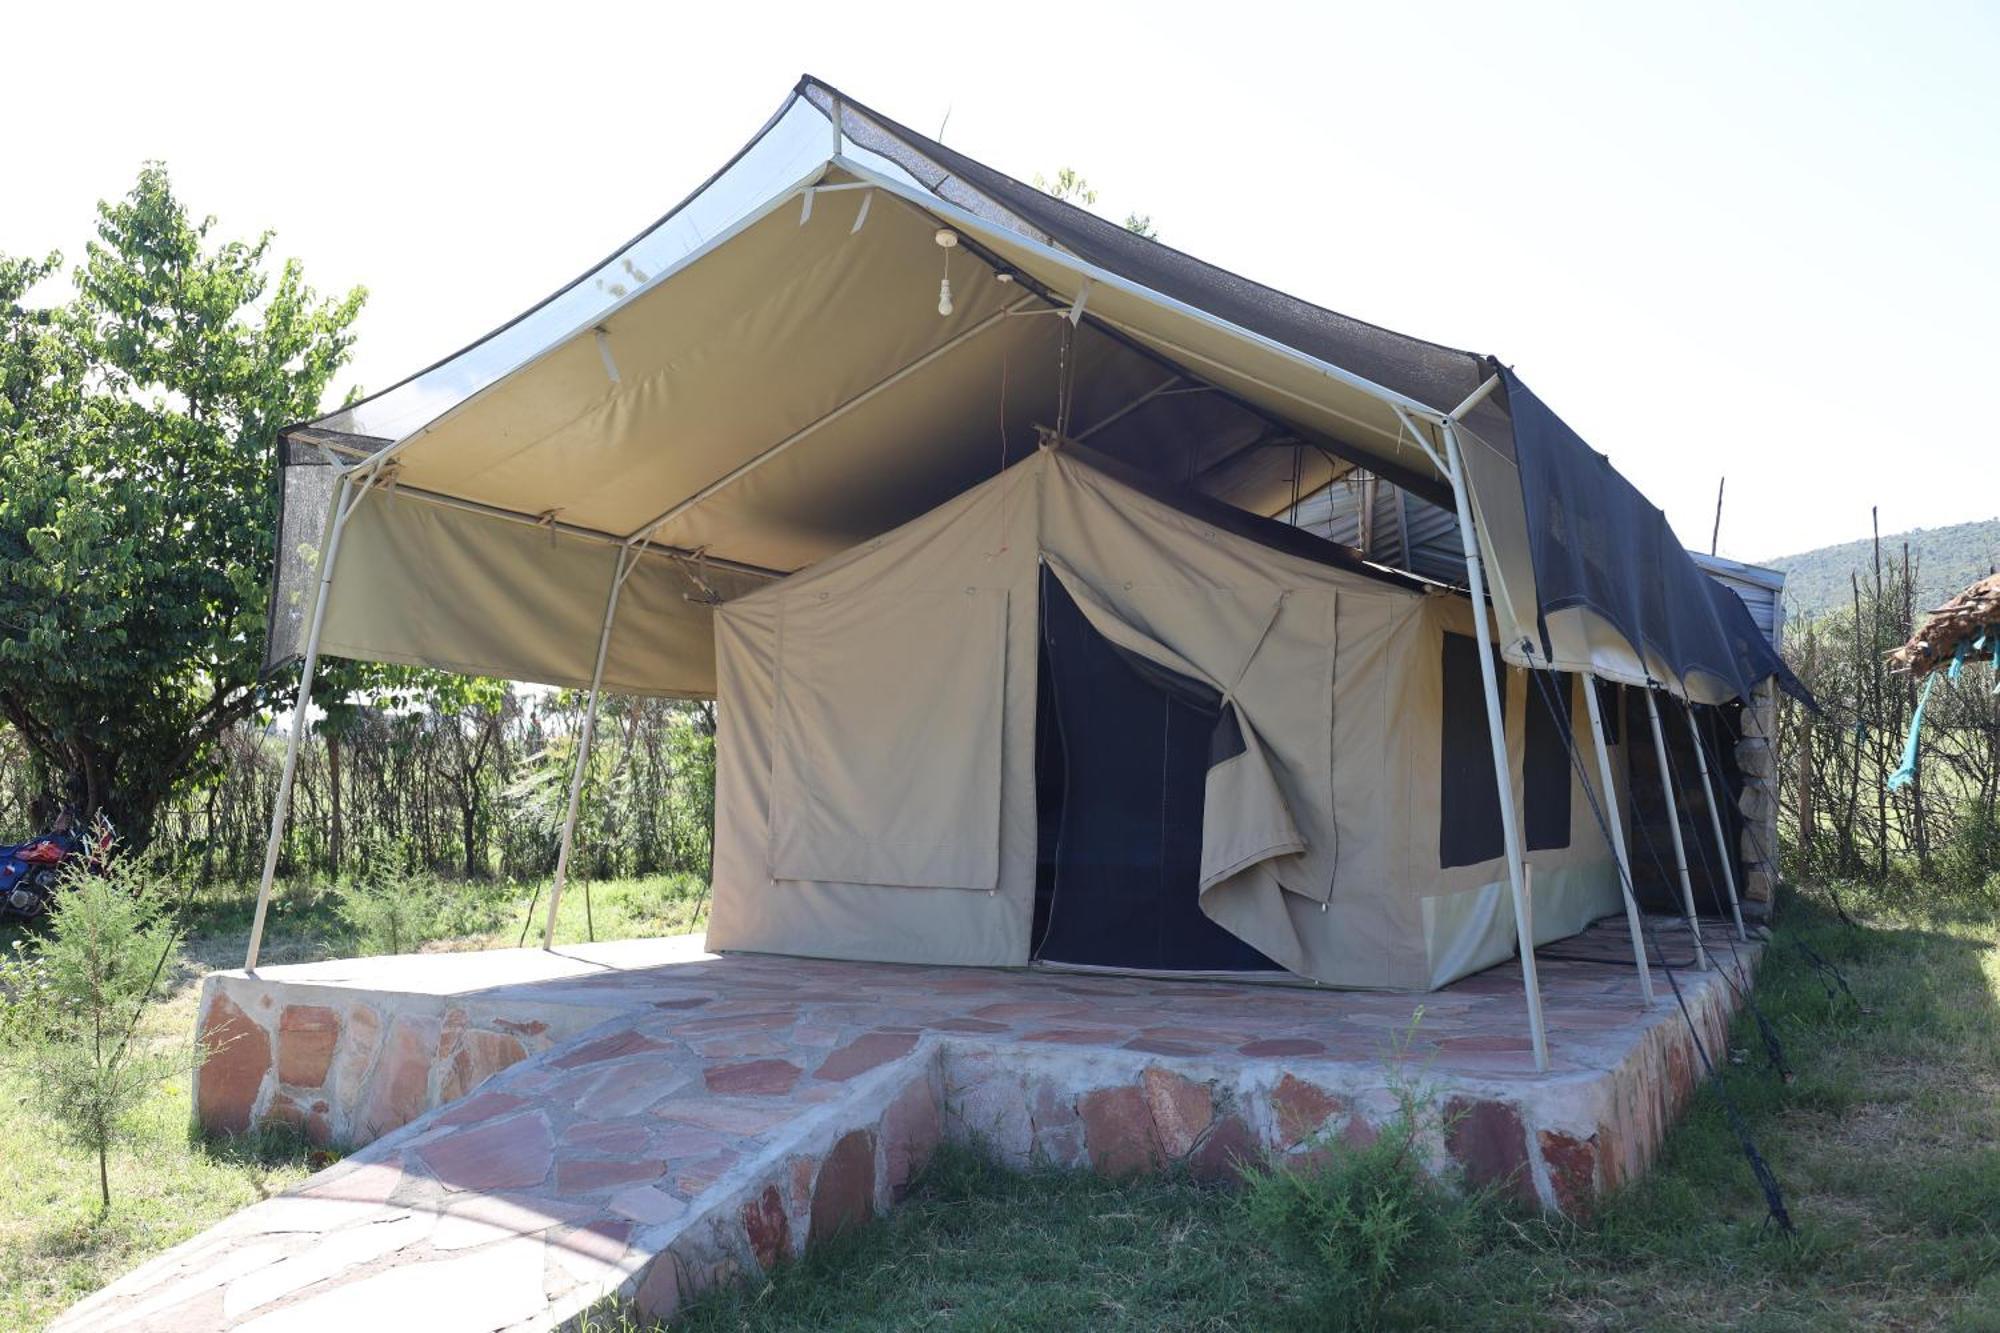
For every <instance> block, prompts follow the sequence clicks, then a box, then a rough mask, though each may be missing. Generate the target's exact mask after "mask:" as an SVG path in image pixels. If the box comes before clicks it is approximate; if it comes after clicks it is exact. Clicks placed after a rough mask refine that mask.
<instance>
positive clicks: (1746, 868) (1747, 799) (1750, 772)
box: [1736, 680, 1778, 904]
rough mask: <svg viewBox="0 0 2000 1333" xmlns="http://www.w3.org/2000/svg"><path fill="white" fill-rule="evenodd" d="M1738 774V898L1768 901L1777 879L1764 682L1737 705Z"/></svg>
mask: <svg viewBox="0 0 2000 1333" xmlns="http://www.w3.org/2000/svg"><path fill="white" fill-rule="evenodd" d="M1736 765H1737V767H1738V768H1739V769H1740V770H1741V771H1742V774H1743V794H1742V796H1741V797H1739V798H1738V802H1737V808H1738V809H1740V810H1741V811H1742V813H1743V833H1742V838H1743V897H1744V899H1745V901H1747V902H1753V903H1764V904H1769V903H1770V901H1771V895H1772V892H1773V890H1774V889H1775V888H1776V887H1777V883H1778V867H1777V865H1776V864H1775V863H1774V861H1773V858H1775V857H1776V856H1777V854H1778V687H1777V685H1776V684H1775V683H1774V682H1772V681H1768V680H1767V681H1765V682H1764V683H1763V684H1762V685H1759V686H1758V687H1757V692H1756V693H1755V694H1754V695H1753V696H1752V697H1751V700H1750V705H1749V707H1747V708H1745V709H1744V710H1743V738H1742V739H1741V740H1739V741H1737V743H1736Z"/></svg>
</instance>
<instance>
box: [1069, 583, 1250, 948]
mask: <svg viewBox="0 0 2000 1333" xmlns="http://www.w3.org/2000/svg"><path fill="white" fill-rule="evenodd" d="M1042 612H1043V624H1042V642H1041V652H1040V658H1039V671H1040V675H1041V700H1042V708H1043V710H1044V711H1043V713H1042V715H1041V717H1040V718H1039V719H1038V728H1037V730H1038V736H1037V741H1036V746H1037V754H1036V764H1035V768H1036V773H1037V775H1038V776H1037V780H1038V783H1039V784H1040V789H1039V791H1038V793H1037V798H1038V805H1039V811H1040V816H1041V819H1042V821H1043V839H1042V850H1041V864H1040V866H1039V867H1038V872H1039V873H1038V874H1037V892H1036V898H1037V901H1036V905H1035V926H1034V930H1035V933H1034V937H1033V938H1034V940H1035V942H1036V948H1035V956H1036V957H1037V958H1040V959H1043V960H1046V961H1049V962H1061V963H1073V964H1084V965H1090V966H1097V967H1127V968H1137V969H1143V970H1147V971H1165V972H1245V971H1273V970H1277V967H1278V965H1277V964H1276V963H1273V962H1272V961H1271V960H1270V959H1268V958H1266V957H1265V956H1264V955H1263V954H1261V953H1259V952H1258V951H1257V950H1256V949H1254V948H1252V947H1251V946H1250V945H1248V944H1245V943H1244V942H1243V941H1242V940H1239V939H1237V938H1236V937H1235V936H1234V935H1231V934H1230V933H1229V932H1227V931H1225V930H1224V929H1223V928H1222V927H1220V926H1218V925H1216V924H1215V923H1214V922H1213V921H1210V920H1209V919H1208V917H1207V916H1206V915H1204V914H1203V913H1202V910H1201V891H1200V879H1201V839H1202V811H1203V800H1204V793H1205V790H1206V780H1207V774H1208V769H1209V767H1210V765H1211V764H1212V763H1214V762H1215V753H1214V749H1215V747H1216V746H1217V745H1220V746H1222V747H1223V748H1224V749H1225V750H1226V748H1227V745H1228V740H1229V737H1228V736H1227V735H1225V736H1222V737H1220V738H1218V736H1217V734H1216V732H1217V727H1216V721H1217V717H1218V713H1217V710H1218V708H1219V707H1220V704H1221V698H1220V696H1219V695H1217V694H1216V692H1215V691H1214V690H1212V689H1209V688H1208V687H1207V686H1206V685H1204V684H1203V683H1202V682H1200V681H1195V680H1188V679H1186V678H1185V677H1181V676H1177V675H1175V674H1174V673H1172V672H1170V671H1167V670H1165V669H1164V668H1162V667H1160V666H1158V665H1157V664H1155V663H1151V662H1148V663H1146V664H1145V666H1146V670H1145V671H1144V672H1143V673H1142V672H1141V671H1139V670H1136V669H1135V663H1136V661H1137V659H1135V658H1134V657H1132V656H1130V655H1127V654H1125V653H1123V652H1121V651H1119V649H1117V648H1116V647H1114V646H1113V645H1112V644H1111V643H1110V641H1109V640H1107V639H1105V638H1104V637H1103V636H1102V635H1100V634H1098V632H1097V631H1096V630H1095V629H1093V628H1091V626H1090V623H1089V621H1087V620H1086V619H1085V618H1084V616H1083V613H1082V612H1081V611H1079V610H1078V609H1077V606H1076V603H1075V602H1074V601H1072V600H1071V599H1070V596H1069V594H1068V593H1067V592H1066V591H1064V590H1063V587H1062V585H1061V584H1060V583H1058V582H1056V580H1054V579H1053V578H1050V577H1049V576H1048V574H1047V572H1046V571H1044V573H1043V578H1042ZM1224 715H1226V716H1233V714H1229V713H1227V711H1226V710H1225V713H1224ZM1237 744H1238V745H1240V744H1241V741H1240V739H1239V740H1238V741H1237ZM1051 826H1052V827H1051Z"/></svg>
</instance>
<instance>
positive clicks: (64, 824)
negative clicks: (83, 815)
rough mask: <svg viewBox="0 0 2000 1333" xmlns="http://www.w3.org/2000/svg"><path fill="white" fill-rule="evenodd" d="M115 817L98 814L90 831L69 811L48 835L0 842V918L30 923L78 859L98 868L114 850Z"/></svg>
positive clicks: (52, 899) (91, 867)
mask: <svg viewBox="0 0 2000 1333" xmlns="http://www.w3.org/2000/svg"><path fill="white" fill-rule="evenodd" d="M112 840H113V834H112V829H111V821H110V820H108V819H106V818H105V817H104V816H103V815H102V814H99V815H98V816H97V818H96V819H95V820H93V821H92V823H91V827H90V829H89V830H88V832H87V834H85V833H79V832H78V831H77V828H76V818H75V815H74V814H73V813H72V812H71V811H68V810H65V811H64V812H63V813H62V814H61V815H60V816H59V817H58V818H57V819H56V822H55V826H54V827H53V828H51V829H50V830H49V831H48V832H47V833H44V834H42V835H41V836H40V837H37V838H30V839H29V840H28V841H26V842H17V843H14V844H12V845H11V846H0V921H32V920H34V919H35V918H36V917H38V916H41V915H42V914H43V913H45V912H47V911H48V910H49V906H50V904H52V903H53V902H54V901H55V896H56V894H57V892H58V891H60V889H61V888H62V882H63V877H64V875H65V874H66V873H67V872H68V871H69V870H70V869H71V868H72V867H73V866H75V865H76V864H78V863H79V862H80V863H81V864H82V865H83V866H84V867H85V868H87V869H90V870H96V869H97V868H99V867H101V866H102V865H103V864H104V861H105V858H106V857H108V856H109V855H110V853H111V843H112Z"/></svg>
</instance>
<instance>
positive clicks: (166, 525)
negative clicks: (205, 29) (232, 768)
mask: <svg viewBox="0 0 2000 1333" xmlns="http://www.w3.org/2000/svg"><path fill="white" fill-rule="evenodd" d="M97 212H98V221H97V238H96V239H95V240H94V241H92V242H91V243H90V244H89V246H88V247H87V251H86V255H85V258H84V261H83V262H82V263H81V264H79V265H78V266H77V267H76V268H75V270H74V272H73V273H72V275H71V277H72V281H73V291H72V292H71V293H70V295H69V296H68V299H67V300H65V301H62V302H59V303H57V304H52V305H42V306H33V305H30V304H29V299H28V298H29V293H30V291H31V289H33V288H35V287H36V286H37V285H38V284H40V283H41V282H42V281H43V280H44V279H46V278H50V277H52V276H53V275H54V274H55V273H57V272H58V271H59V270H60V268H61V259H60V257H59V256H56V255H50V256H49V257H47V258H46V259H42V260H24V259H12V258H8V257H6V256H0V719H3V720H5V721H6V722H7V723H9V724H10V725H12V726H13V728H14V729H15V730H16V731H17V732H18V733H19V734H20V736H21V738H22V740H23V742H24V743H25V745H26V746H27V749H28V751H29V754H30V756H31V759H32V762H33V764H34V766H35V769H36V777H37V780H38V783H39V784H40V786H41V789H42V796H43V799H44V801H45V802H46V801H48V800H50V799H53V798H62V799H68V800H71V801H74V802H76V803H77V804H79V805H80V806H82V807H84V808H85V809H99V808H101V809H103V810H105V811H106V812H108V813H109V814H110V815H111V816H112V818H113V819H114V820H116V821H117V822H118V824H119V826H120V828H121V829H122V830H123V831H124V833H125V834H126V836H127V837H128V838H130V839H131V840H133V841H134V842H135V843H137V844H139V845H143V844H144V843H145V841H146V840H147V838H148V835H149V833H150V828H151V823H152V819H153V816H154V813H155V811H156V810H157V809H158V808H159V805H160V803H161V802H162V801H163V800H165V799H166V798H167V797H168V796H170V795H171V794H173V793H174V792H175V791H176V790H178V789H180V788H181V787H183V786H184V785H185V784H186V783H188V782H189V781H190V780H191V779H192V778H194V777H196V776H198V775H199V773H200V771H201V766H202V765H203V764H205V763H206V762H208V757H209V752H210V748H211V746H212V743H213V742H214V740H215V739H216V737H217V736H219V735H220V734H221V733H222V732H223V731H225V730H226V729H227V728H228V727H230V726H231V725H232V724H234V723H236V722H238V721H240V720H242V719H245V718H248V717H251V716H253V715H254V714H255V713H256V712H257V711H258V710H259V709H260V708H262V707H265V706H267V705H269V704H271V703H273V702H275V701H274V700H273V699H272V698H270V697H269V696H270V695H271V694H273V693H274V692H275V691H274V689H273V688H272V687H270V686H267V683H266V682H264V681H263V680H261V679H260V670H261V666H262V653H263V643H264V620H265V595H266V586H267V580H268V578H269V572H270V564H271V531H272V519H273V511H274V495H273V488H272V484H271V477H272V457H273V456H272V450H273V442H274V439H275V436H276V433H277V431H278V429H279V428H280V427H281V426H283V425H284V424H285V423H287V422H290V421H297V420H301V419H304V418H307V417H310V416H312V415H314V414H315V413H317V412H318V411H319V409H320V404H321V399H322V397H323V395H324V394H325V392H326V389H327V386H328V384H329V382H330V381H331V380H332V378H333V375H334V373H335V372H336V371H337V370H338V369H339V368H340V367H341V366H342V365H343V364H344V363H345V361H346V359H347V355H348V351H349V348H350V347H351V345H352V342H353V335H352V332H351V328H352V325H353V323H354V319H355V316H356V315H357V314H358V313H359V312H360V309H361V304H362V301H363V299H364V293H363V292H362V290H361V289H359V288H356V289H355V290H353V291H351V292H349V293H347V294H346V295H345V296H343V297H340V298H339V299H336V300H322V299H320V298H319V297H318V296H317V295H316V294H315V292H314V291H313V289H312V288H311V287H309V286H307V285H306V282H305V279H304V276H303V274H302V272H301V270H300V267H299V265H298V263H297V262H296V261H286V262H285V263H284V264H283V265H282V266H280V267H279V268H278V270H277V272H276V274H275V275H273V273H272V272H271V265H272V260H271V255H270V244H271V236H270V234H269V233H268V232H267V233H265V234H264V235H262V236H259V237H258V238H257V239H256V240H254V241H249V242H244V241H220V240H219V239H218V238H216V237H215V236H214V235H213V234H212V233H213V231H214V227H215V221H214V219H213V218H203V219H200V220H198V221H197V220H195V219H194V218H192V217H191V216H190V214H189V213H188V210H187V208H186V206H185V205H184V204H183V203H182V202H181V201H180V199H178V198H177V197H176V196H175V194H174V192H173V190H172V187H171V185H170V183H169V181H168V178H167V173H166V170H165V168H164V167H161V166H159V165H157V164H150V165H148V166H147V167H146V168H145V169H144V170H143V171H141V172H140V175H139V180H138V183H137V184H136V185H135V186H134V187H133V189H132V191H131V193H130V194H128V195H126V196H125V197H124V198H123V199H120V200H118V201H116V202H113V203H101V204H99V205H98V210H97Z"/></svg>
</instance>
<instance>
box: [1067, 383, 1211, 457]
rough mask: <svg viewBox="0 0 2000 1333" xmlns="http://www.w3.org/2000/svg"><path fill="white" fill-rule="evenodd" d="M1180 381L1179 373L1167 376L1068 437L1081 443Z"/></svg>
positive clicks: (1196, 386)
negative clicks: (1086, 427) (1096, 421)
mask: <svg viewBox="0 0 2000 1333" xmlns="http://www.w3.org/2000/svg"><path fill="white" fill-rule="evenodd" d="M1180 382H1181V376H1179V375H1169V376H1167V378H1166V380H1165V381H1164V382H1162V383H1160V384H1156V385H1154V386H1153V387H1152V388H1150V389H1148V390H1146V391H1145V392H1144V393H1142V394H1140V395H1139V396H1138V397H1137V398H1134V399H1133V400H1132V401H1131V402H1129V403H1127V404H1125V406H1123V407H1121V408H1119V409H1118V410H1117V411H1115V412H1113V413H1111V415H1109V416H1107V417H1105V418H1104V419H1103V420H1102V421H1099V422H1098V423H1097V424H1096V425H1094V426H1092V427H1090V428H1089V429H1088V430H1083V431H1079V432H1078V433H1077V434H1075V435H1073V436H1071V437H1070V438H1071V439H1073V440H1075V441H1076V442H1077V443H1078V444H1082V443H1083V442H1084V441H1085V440H1087V439H1089V438H1090V437H1091V436H1093V435H1095V434H1097V432H1099V431H1101V430H1103V429H1104V428H1105V427H1106V426H1109V425H1112V424H1114V423H1115V422H1119V421H1123V420H1124V419H1125V418H1126V417H1127V416H1130V415H1131V414H1132V413H1134V412H1136V411H1138V410H1139V409H1140V408H1142V407H1144V406H1145V405H1146V404H1147V403H1150V402H1152V401H1153V400H1154V399H1155V398H1158V397H1159V396H1160V395H1162V394H1164V393H1167V392H1169V391H1170V390H1172V389H1173V388H1174V387H1175V386H1176V385H1178V384H1180ZM1194 387H1195V388H1197V389H1205V388H1206V387H1207V386H1205V385H1195V386H1194Z"/></svg>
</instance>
